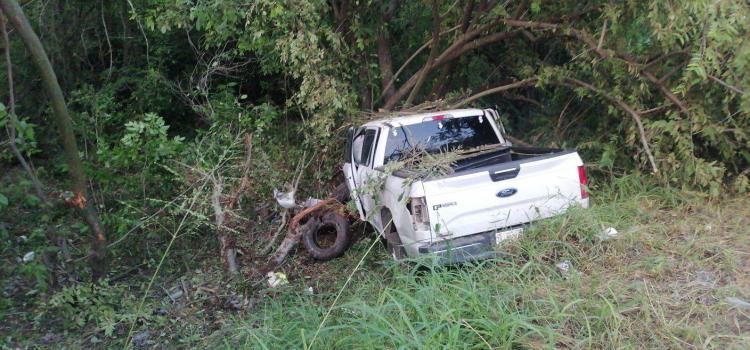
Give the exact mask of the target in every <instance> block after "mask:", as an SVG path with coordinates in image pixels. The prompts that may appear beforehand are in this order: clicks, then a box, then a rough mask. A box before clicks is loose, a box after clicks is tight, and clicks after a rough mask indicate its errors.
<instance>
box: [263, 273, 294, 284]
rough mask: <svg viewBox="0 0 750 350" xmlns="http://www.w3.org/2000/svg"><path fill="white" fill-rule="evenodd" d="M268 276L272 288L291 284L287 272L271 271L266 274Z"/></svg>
mask: <svg viewBox="0 0 750 350" xmlns="http://www.w3.org/2000/svg"><path fill="white" fill-rule="evenodd" d="M266 276H267V277H268V286H269V287H271V288H275V287H278V286H283V285H285V284H289V280H288V279H287V278H286V274H285V273H283V272H273V271H270V272H268V273H267V274H266Z"/></svg>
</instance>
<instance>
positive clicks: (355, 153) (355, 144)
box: [352, 133, 365, 164]
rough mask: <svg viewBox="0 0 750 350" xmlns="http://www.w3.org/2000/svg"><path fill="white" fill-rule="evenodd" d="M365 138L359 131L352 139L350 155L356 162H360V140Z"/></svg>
mask: <svg viewBox="0 0 750 350" xmlns="http://www.w3.org/2000/svg"><path fill="white" fill-rule="evenodd" d="M364 140H365V135H364V133H359V134H358V135H357V136H356V137H354V140H352V157H353V158H354V162H355V163H357V164H360V163H362V142H363V141H364Z"/></svg>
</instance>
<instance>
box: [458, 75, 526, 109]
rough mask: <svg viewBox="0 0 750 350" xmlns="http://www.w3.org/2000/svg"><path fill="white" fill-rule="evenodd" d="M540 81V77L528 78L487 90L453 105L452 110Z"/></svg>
mask: <svg viewBox="0 0 750 350" xmlns="http://www.w3.org/2000/svg"><path fill="white" fill-rule="evenodd" d="M538 80H539V78H538V77H531V78H526V79H524V80H521V81H517V82H515V83H511V84H507V85H501V86H498V87H494V88H492V89H487V90H484V91H482V92H480V93H477V94H474V95H472V96H470V97H468V98H466V99H463V100H462V101H460V102H458V103H456V104H454V105H452V106H451V108H458V107H461V106H465V105H467V104H469V103H471V102H473V101H475V100H477V99H480V98H482V97H484V96H487V95H492V94H496V93H498V92H503V91H507V90H511V89H517V88H520V87H525V86H530V85H534V84H535V83H536V82H537V81H538Z"/></svg>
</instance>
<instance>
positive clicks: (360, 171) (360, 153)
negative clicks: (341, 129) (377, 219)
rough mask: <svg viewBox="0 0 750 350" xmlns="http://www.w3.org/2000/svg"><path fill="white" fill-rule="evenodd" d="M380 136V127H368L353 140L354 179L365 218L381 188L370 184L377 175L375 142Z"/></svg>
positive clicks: (365, 218)
mask: <svg viewBox="0 0 750 350" xmlns="http://www.w3.org/2000/svg"><path fill="white" fill-rule="evenodd" d="M377 136H378V129H376V128H366V129H363V130H361V132H360V133H359V134H358V135H357V136H355V137H354V140H353V142H352V164H353V170H354V180H355V181H356V187H357V191H355V192H357V193H356V195H357V199H358V201H359V205H360V207H361V211H360V215H361V216H362V219H363V220H367V219H368V217H367V216H368V215H370V213H371V211H372V210H373V208H375V206H376V204H375V199H374V197H373V196H374V195H375V193H376V192H377V191H379V189H375V188H372V186H371V185H370V186H368V184H369V183H370V181H371V180H372V179H373V178H374V177H375V176H377V175H378V174H377V172H376V171H374V170H373V169H372V167H373V159H372V158H373V154H374V153H375V143H376V139H377Z"/></svg>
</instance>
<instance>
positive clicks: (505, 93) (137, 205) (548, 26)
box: [0, 0, 750, 336]
mask: <svg viewBox="0 0 750 350" xmlns="http://www.w3.org/2000/svg"><path fill="white" fill-rule="evenodd" d="M21 3H22V6H23V10H24V11H25V12H26V14H27V16H28V18H29V20H30V21H31V22H32V26H33V28H34V30H35V31H36V32H37V34H38V35H39V36H40V37H41V40H42V42H43V44H44V46H45V49H46V51H47V53H48V54H49V56H50V59H51V61H52V64H53V67H54V69H55V71H56V73H57V77H58V80H59V82H60V84H61V86H62V88H63V91H64V93H65V98H66V99H67V103H68V107H69V109H70V111H71V113H72V119H73V123H74V127H75V132H76V135H77V137H78V143H79V149H80V150H81V153H82V158H83V162H84V165H85V170H86V174H87V175H88V177H89V178H90V184H89V187H90V192H91V193H92V198H91V199H90V200H91V201H93V203H95V204H96V208H97V210H98V211H99V214H100V216H101V218H102V222H103V224H104V226H105V231H106V232H107V233H108V235H109V237H108V240H109V246H108V249H109V255H110V261H111V263H110V275H111V276H113V277H122V276H129V274H133V273H134V272H133V271H140V270H139V269H147V270H148V271H154V270H156V271H157V272H158V271H159V268H162V265H163V264H165V263H164V262H165V259H164V257H165V256H167V255H168V254H173V257H171V258H170V259H166V261H167V262H166V265H165V266H164V268H165V269H168V270H169V271H182V270H186V269H190V268H193V267H194V266H195V265H194V264H195V263H196V261H199V260H201V259H200V258H204V257H207V256H210V255H211V252H207V250H215V247H214V246H213V245H215V244H217V243H215V241H216V240H215V238H214V236H215V232H214V231H215V229H216V227H215V225H214V224H213V219H212V216H213V215H214V211H213V207H212V195H215V191H216V186H215V184H216V183H220V184H222V185H223V188H224V192H231V189H232V188H237V186H239V184H240V183H241V182H242V177H243V175H246V176H247V177H248V178H250V179H252V184H251V185H250V186H249V187H248V188H247V189H246V190H245V191H243V193H241V197H242V201H241V205H240V206H239V208H238V210H237V211H238V212H239V213H240V214H239V216H238V217H239V218H240V219H238V220H239V224H238V225H240V226H241V227H239V228H235V230H234V231H232V232H231V235H233V236H234V237H240V239H239V240H238V241H240V242H239V243H240V245H241V246H242V248H245V249H246V250H247V251H253V252H257V251H264V250H266V246H267V245H268V246H269V247H270V246H271V245H273V244H270V245H269V244H268V236H269V235H270V234H272V233H273V231H274V230H275V229H276V227H277V226H278V225H279V224H280V220H281V219H280V218H281V215H280V212H281V210H279V208H276V207H275V206H274V205H273V204H272V203H273V202H272V200H271V199H272V198H271V195H270V193H271V190H272V189H273V188H280V187H282V186H283V185H284V184H285V183H290V184H291V183H295V182H296V181H301V185H300V186H299V191H298V192H299V195H298V198H303V197H306V196H308V195H309V196H313V197H322V196H324V195H325V194H326V193H328V192H329V191H330V190H331V189H332V188H333V187H334V186H335V185H336V183H337V182H338V181H337V180H340V176H341V175H340V174H339V173H340V170H339V168H338V166H339V161H340V154H341V152H340V148H341V146H342V145H343V142H342V141H343V137H342V135H343V134H344V133H343V132H342V130H344V129H345V128H346V127H348V126H349V125H351V124H354V123H357V122H360V121H361V120H363V119H367V118H374V114H377V112H384V111H398V110H400V109H403V108H409V107H412V106H415V105H420V104H430V103H432V101H438V102H435V103H436V104H437V105H440V106H445V107H463V106H477V107H490V106H497V108H498V109H499V110H500V111H501V112H502V114H503V120H504V124H505V127H506V129H508V131H509V132H510V133H511V134H512V135H513V136H515V138H517V139H519V140H520V141H522V142H524V141H525V142H527V143H531V144H535V145H540V146H552V147H568V148H577V149H578V150H579V151H580V152H581V154H582V155H583V158H584V160H585V162H586V164H587V166H588V167H589V168H590V169H591V170H592V172H593V173H594V174H595V175H596V176H598V177H599V178H608V177H612V176H622V175H625V174H631V173H641V174H644V177H642V178H643V179H649V181H653V182H654V183H656V184H658V185H660V186H663V187H675V188H680V189H682V190H687V191H694V192H696V193H698V194H699V195H700V196H703V197H712V198H717V197H721V196H722V195H723V194H724V193H729V192H733V193H734V192H738V193H745V192H747V191H748V190H750V170H748V169H750V167H749V166H750V74H748V73H747V71H748V70H749V69H750V20H748V18H750V4H748V2H747V1H744V0H724V1H710V0H674V1H668V2H665V1H653V2H645V1H574V0H563V1H542V0H526V1H516V2H512V1H507V2H501V1H495V0H460V1H458V0H457V1H442V0H421V1H402V0H380V1H378V0H195V1H184V0H127V1H124V2H122V1H120V2H116V1H114V2H113V1H86V0H73V1H70V0H68V1H64V0H49V1H22V2H21ZM9 29H10V31H9V34H10V45H9V48H8V50H9V53H10V56H11V58H12V62H13V64H12V72H13V74H14V76H15V77H14V79H13V81H14V83H15V84H14V85H15V93H14V96H13V97H15V106H14V107H15V111H16V114H17V115H18V123H14V122H13V121H12V120H11V119H10V114H9V112H8V111H9V107H10V100H11V98H10V97H11V96H10V93H9V89H6V88H5V87H6V85H7V70H6V69H5V68H7V62H6V61H5V60H4V59H3V60H2V61H0V62H2V63H0V67H2V68H3V69H0V128H2V129H3V130H6V131H7V133H3V134H2V135H3V136H2V137H0V142H1V143H0V147H2V150H3V151H2V153H0V173H2V175H1V176H2V179H0V180H1V181H2V182H0V183H2V184H3V187H1V188H0V240H2V245H1V246H0V249H2V255H3V259H4V261H5V263H4V266H3V268H2V270H3V272H4V273H3V274H0V276H2V277H0V280H3V283H4V285H10V286H16V287H18V288H16V287H13V288H16V289H14V290H16V292H13V293H10V294H8V293H5V294H4V295H3V296H2V297H0V318H2V317H3V314H4V313H5V312H6V311H5V310H6V309H4V307H6V306H7V305H9V302H8V300H10V299H12V298H16V299H18V298H20V299H23V300H26V301H25V302H28V305H37V304H36V303H37V302H38V301H39V299H35V298H37V296H38V295H40V294H44V293H51V294H54V297H53V298H52V299H51V304H50V305H49V306H48V307H46V308H45V309H44V310H42V311H43V312H41V313H40V315H41V316H38V317H37V318H36V319H35V322H45V321H48V319H46V318H45V317H47V316H45V315H49V314H51V313H52V311H54V312H55V313H58V314H62V315H65V318H66V319H68V321H67V323H66V325H65V326H66V327H69V328H76V327H83V326H85V325H87V324H89V325H90V324H93V325H94V327H95V328H96V329H97V330H99V331H104V333H105V334H106V335H107V336H110V335H112V334H113V333H112V332H114V328H115V327H120V326H121V324H124V323H131V322H132V323H135V322H136V321H140V322H152V321H153V319H154V316H153V315H145V314H144V311H143V310H142V306H143V301H141V302H140V305H139V306H136V305H138V304H139V303H138V302H137V301H136V298H135V297H134V296H133V295H132V293H130V292H129V291H126V290H124V289H123V290H119V291H114V292H111V293H110V292H107V293H104V294H102V293H101V291H102V290H106V289H108V284H107V283H109V282H106V281H105V282H100V283H99V284H96V285H94V286H91V287H90V288H89V287H86V288H84V287H81V285H77V284H76V283H77V282H79V281H82V280H85V279H86V278H87V277H86V276H87V271H86V270H85V269H86V268H85V257H86V254H87V253H86V252H87V249H88V248H87V244H88V243H87V242H88V240H87V239H86V234H87V230H88V228H87V227H86V226H85V225H82V224H80V223H78V222H77V220H75V219H73V218H72V216H71V214H70V213H69V212H68V211H67V210H66V209H64V208H60V207H56V208H49V207H47V206H46V204H45V203H44V199H43V198H39V195H36V194H34V192H33V191H32V189H31V188H32V187H33V183H32V182H30V181H29V180H27V176H26V175H25V173H22V172H21V171H18V168H19V167H18V164H19V163H18V157H17V156H16V155H14V153H12V152H10V147H7V146H10V143H11V142H13V143H14V145H16V148H17V149H18V150H20V153H21V154H22V156H23V157H25V158H26V159H28V160H29V163H30V164H31V165H32V168H33V172H35V173H36V174H37V175H38V176H39V178H40V179H41V181H42V183H43V184H44V187H45V189H44V190H45V192H46V193H47V194H48V195H49V196H50V197H51V198H53V199H54V198H56V197H59V195H60V194H61V193H63V192H64V191H65V190H68V189H69V179H68V174H69V169H68V166H67V165H66V163H65V162H64V160H63V156H62V154H61V149H62V147H61V146H60V138H59V135H58V133H57V129H56V127H55V126H54V124H53V123H52V122H51V121H50V120H51V113H52V111H51V109H50V108H49V107H48V106H49V104H48V103H47V101H48V99H47V96H45V95H44V94H43V93H42V89H41V86H42V85H41V82H40V79H39V78H38V72H37V70H36V68H35V67H34V65H33V64H32V62H31V61H30V60H29V56H28V53H27V51H26V49H25V47H24V44H23V43H22V41H21V40H20V38H19V35H18V33H17V31H16V30H14V29H12V28H11V27H9ZM5 50H6V49H5V48H2V47H0V53H3V54H4V53H5V52H6V51H5ZM11 131H13V134H14V137H13V138H12V139H11V138H10V135H11ZM6 134H7V135H8V136H9V137H8V138H6V137H5V135H6ZM245 134H252V135H253V137H252V145H253V147H252V152H251V154H246V153H249V152H247V150H246V148H245V147H243V144H242V139H243V136H244V135H245ZM6 149H7V150H8V151H7V152H6ZM248 157H250V159H251V164H252V166H251V167H250V168H249V169H244V168H243V166H242V164H243V161H244V160H245V159H246V158H248ZM297 172H301V173H302V176H301V180H299V179H296V173H297ZM211 183H214V186H213V187H212V185H211ZM6 184H7V186H6ZM221 188H222V187H220V189H221ZM219 192H220V194H225V193H224V192H222V191H221V190H219ZM19 213H22V214H23V215H18V214H19ZM26 217H34V218H36V219H35V220H32V221H33V222H30V221H28V220H24V218H26ZM281 224H282V225H283V221H281ZM12 233H16V234H12ZM21 235H23V237H24V238H23V242H21V239H20V238H18V237H17V236H19V237H20V236H21ZM206 242H209V246H208V248H209V249H207V246H206ZM272 243H273V242H272ZM28 251H31V252H33V251H36V253H37V255H38V256H39V258H37V259H33V257H32V260H31V262H28V263H20V262H19V261H21V260H19V259H20V257H22V256H24V254H25V253H27V252H28ZM42 257H44V259H42ZM56 259H57V260H56ZM58 260H59V261H58ZM217 265H218V264H217ZM5 276H12V277H7V278H6V277H5ZM23 285H25V286H26V289H23V288H21V287H20V286H23ZM149 286H150V284H149ZM245 287H247V286H244V285H241V286H239V287H238V289H242V288H245ZM13 288H10V289H13ZM118 288H120V287H118ZM21 290H23V291H24V292H21ZM30 291H33V293H32V292H30ZM14 293H15V294H14ZM29 293H30V294H29ZM117 293H120V294H117ZM8 295H10V296H8ZM21 295H22V296H21ZM102 295H103V296H102ZM117 295H127V297H126V298H125V299H123V300H125V301H126V302H125V303H126V304H127V306H114V305H113V304H116V303H115V302H114V300H116V299H117V298H118V297H117ZM144 299H145V297H144ZM14 300H15V299H14ZM71 305H83V309H81V308H78V307H72V306H71ZM118 307H119V308H120V309H118ZM126 307H127V308H130V309H136V308H137V310H127V311H126V310H123V309H122V308H126ZM50 310H52V311H50ZM87 310H88V311H87ZM157 319H159V320H161V319H160V318H158V317H157ZM159 322H161V321H159Z"/></svg>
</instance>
